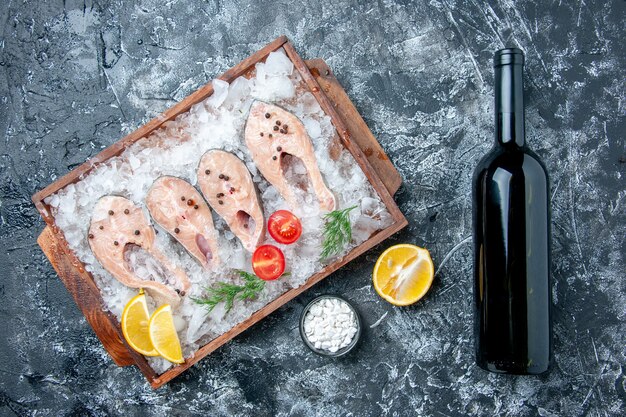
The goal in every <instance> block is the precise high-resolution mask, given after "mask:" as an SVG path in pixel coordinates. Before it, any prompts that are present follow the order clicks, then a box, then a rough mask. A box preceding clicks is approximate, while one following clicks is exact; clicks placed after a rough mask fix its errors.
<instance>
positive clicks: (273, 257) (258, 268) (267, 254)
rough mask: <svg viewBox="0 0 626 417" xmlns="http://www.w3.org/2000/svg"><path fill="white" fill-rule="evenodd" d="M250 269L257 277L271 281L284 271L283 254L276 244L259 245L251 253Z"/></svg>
mask: <svg viewBox="0 0 626 417" xmlns="http://www.w3.org/2000/svg"><path fill="white" fill-rule="evenodd" d="M252 269H253V270H254V273H255V274H256V276H257V277H259V278H261V279H262V280H265V281H272V280H274V279H276V278H278V277H280V276H281V275H282V274H283V272H285V255H283V251H282V250H280V249H278V248H277V247H276V246H273V245H262V246H259V247H258V248H256V250H255V251H254V254H253V255H252Z"/></svg>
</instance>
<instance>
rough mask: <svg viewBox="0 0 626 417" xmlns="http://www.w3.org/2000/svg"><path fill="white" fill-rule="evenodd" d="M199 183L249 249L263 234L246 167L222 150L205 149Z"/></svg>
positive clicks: (256, 200)
mask: <svg viewBox="0 0 626 417" xmlns="http://www.w3.org/2000/svg"><path fill="white" fill-rule="evenodd" d="M198 185H199V186H200V190H202V194H204V197H205V198H206V200H207V201H208V202H209V205H210V206H211V207H212V208H213V210H215V212H216V213H217V214H219V215H220V216H221V217H222V218H223V219H224V220H225V221H226V223H227V224H228V227H230V230H231V231H232V232H233V233H234V234H235V236H237V237H238V238H239V239H240V240H241V242H242V243H243V246H244V247H245V248H246V249H247V250H248V251H250V252H252V251H254V249H255V248H256V247H257V246H258V244H259V242H260V241H261V240H262V239H263V237H264V235H265V218H264V216H263V210H262V209H261V204H260V202H259V197H258V195H257V192H256V189H255V187H254V183H253V182H252V177H251V176H250V172H249V171H248V168H246V166H245V164H244V163H243V162H242V161H241V159H239V158H237V157H236V156H235V155H233V154H232V153H229V152H225V151H221V150H211V151H208V152H207V153H205V154H204V155H203V156H202V159H201V160H200V165H199V166H198Z"/></svg>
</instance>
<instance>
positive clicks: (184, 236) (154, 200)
mask: <svg viewBox="0 0 626 417" xmlns="http://www.w3.org/2000/svg"><path fill="white" fill-rule="evenodd" d="M146 206H147V207H148V210H149V211H150V215H151V216H152V218H153V219H154V221H155V222H157V223H158V224H159V225H160V226H161V227H163V228H164V229H165V230H167V232H168V233H169V234H171V235H172V236H174V238H175V239H176V240H177V241H178V242H179V243H180V244H181V245H183V246H184V247H185V249H187V251H189V253H190V254H191V255H192V256H193V257H194V258H196V259H197V260H198V261H199V262H200V264H201V265H202V266H204V267H205V268H207V267H209V266H211V265H216V264H218V263H219V258H218V248H217V234H216V232H215V227H213V217H212V216H211V210H210V209H209V206H207V204H206V202H205V201H204V199H203V198H202V196H201V195H200V193H199V192H198V191H197V190H196V189H195V188H194V187H193V186H192V185H191V184H189V183H188V182H187V181H185V180H182V179H180V178H176V177H168V176H165V177H161V178H159V179H157V180H156V181H155V182H154V184H152V187H150V191H148V196H147V197H146Z"/></svg>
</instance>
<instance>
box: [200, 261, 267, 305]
mask: <svg viewBox="0 0 626 417" xmlns="http://www.w3.org/2000/svg"><path fill="white" fill-rule="evenodd" d="M237 273H238V274H239V275H240V276H241V278H243V280H244V284H243V285H237V284H230V283H226V282H218V283H217V284H215V285H214V286H213V287H207V288H206V293H207V295H206V296H205V297H202V298H193V299H192V300H193V302H194V303H196V304H202V305H204V306H205V307H206V308H207V311H208V312H209V313H210V312H211V311H213V309H214V308H215V306H217V305H218V304H219V303H226V312H227V313H228V312H229V311H230V309H231V308H233V303H234V302H235V299H237V300H242V301H244V300H251V299H253V298H255V297H256V296H257V295H259V293H260V292H261V291H262V290H263V288H265V281H263V280H262V279H260V278H259V277H257V276H256V275H253V274H250V273H249V272H246V271H237Z"/></svg>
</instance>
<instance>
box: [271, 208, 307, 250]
mask: <svg viewBox="0 0 626 417" xmlns="http://www.w3.org/2000/svg"><path fill="white" fill-rule="evenodd" d="M267 230H268V231H269V232H270V236H272V237H273V238H274V240H275V241H276V242H278V243H284V244H286V245H289V244H292V243H294V242H295V241H296V240H298V239H299V238H300V235H301V234H302V224H301V223H300V219H298V218H297V217H296V216H295V214H293V213H292V212H290V211H287V210H278V211H277V212H275V213H274V214H272V215H271V216H270V218H269V220H268V221H267Z"/></svg>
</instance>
